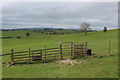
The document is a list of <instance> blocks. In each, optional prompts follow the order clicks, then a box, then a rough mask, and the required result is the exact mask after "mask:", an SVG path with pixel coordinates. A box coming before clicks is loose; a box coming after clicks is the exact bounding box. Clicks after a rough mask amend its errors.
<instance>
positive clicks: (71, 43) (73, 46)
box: [71, 42, 74, 59]
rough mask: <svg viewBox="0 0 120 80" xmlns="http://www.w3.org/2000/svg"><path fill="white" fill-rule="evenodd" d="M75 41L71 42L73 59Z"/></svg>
mask: <svg viewBox="0 0 120 80" xmlns="http://www.w3.org/2000/svg"><path fill="white" fill-rule="evenodd" d="M73 45H74V43H73V42H71V59H72V58H73V54H74V46H73Z"/></svg>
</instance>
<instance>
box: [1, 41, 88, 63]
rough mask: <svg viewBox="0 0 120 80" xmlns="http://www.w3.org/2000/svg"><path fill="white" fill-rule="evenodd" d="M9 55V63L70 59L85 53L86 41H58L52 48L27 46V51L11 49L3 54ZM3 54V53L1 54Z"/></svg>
mask: <svg viewBox="0 0 120 80" xmlns="http://www.w3.org/2000/svg"><path fill="white" fill-rule="evenodd" d="M5 55H10V63H11V64H17V63H29V62H36V61H44V62H46V61H47V60H58V59H64V58H66V57H68V58H70V59H74V58H77V57H79V56H83V55H84V56H85V55H87V42H85V43H76V42H61V41H60V42H59V47H54V48H46V46H45V47H44V49H39V50H31V49H30V48H29V50H28V51H21V52H18V51H14V49H12V50H11V52H10V53H7V54H4V56H5ZM2 56H3V55H2Z"/></svg>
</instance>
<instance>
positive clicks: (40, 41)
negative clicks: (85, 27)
mask: <svg viewBox="0 0 120 80" xmlns="http://www.w3.org/2000/svg"><path fill="white" fill-rule="evenodd" d="M27 32H29V33H30V36H29V37H26V36H25V34H26V33H27ZM2 36H5V37H6V36H12V37H14V38H8V39H2V54H5V53H10V51H11V49H14V50H15V51H25V50H28V49H29V48H31V49H32V50H36V49H44V47H45V46H46V47H47V48H53V47H58V42H59V41H63V42H81V43H82V42H85V41H87V42H88V48H91V49H92V53H94V54H96V55H97V56H98V57H96V58H91V57H87V58H86V57H85V58H78V59H76V60H75V61H74V60H73V61H74V62H73V64H69V62H68V63H64V62H63V63H62V62H61V61H54V62H50V63H45V64H43V63H39V62H37V63H35V64H24V65H13V66H11V67H8V66H7V63H8V62H9V60H10V59H9V58H10V57H9V55H7V56H3V57H2V61H3V62H5V64H3V67H2V70H3V73H2V74H3V78H118V30H109V31H108V32H102V31H98V32H89V33H88V35H84V33H73V34H62V35H55V34H40V33H36V32H31V31H24V30H20V31H3V32H2ZM16 36H21V37H22V38H20V39H18V38H16ZM108 40H111V54H110V55H112V56H110V55H109V54H108ZM101 56H102V57H101ZM68 61H69V60H68Z"/></svg>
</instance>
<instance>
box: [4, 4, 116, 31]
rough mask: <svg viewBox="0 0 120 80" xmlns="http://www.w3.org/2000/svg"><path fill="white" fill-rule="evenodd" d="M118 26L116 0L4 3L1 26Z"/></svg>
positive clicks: (101, 27)
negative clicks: (85, 24) (86, 24)
mask: <svg viewBox="0 0 120 80" xmlns="http://www.w3.org/2000/svg"><path fill="white" fill-rule="evenodd" d="M82 22H87V23H90V24H91V28H92V29H103V27H104V26H106V27H108V28H109V29H114V28H117V27H118V3H117V2H4V3H3V4H2V28H33V27H37V28H38V27H39V28H44V27H48V28H79V27H80V24H81V23H82Z"/></svg>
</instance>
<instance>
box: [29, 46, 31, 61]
mask: <svg viewBox="0 0 120 80" xmlns="http://www.w3.org/2000/svg"><path fill="white" fill-rule="evenodd" d="M29 61H31V60H30V48H29Z"/></svg>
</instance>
